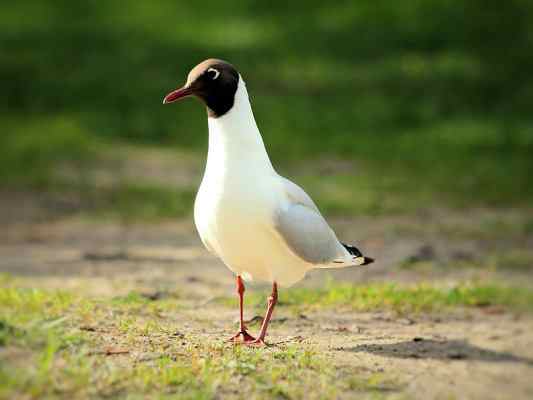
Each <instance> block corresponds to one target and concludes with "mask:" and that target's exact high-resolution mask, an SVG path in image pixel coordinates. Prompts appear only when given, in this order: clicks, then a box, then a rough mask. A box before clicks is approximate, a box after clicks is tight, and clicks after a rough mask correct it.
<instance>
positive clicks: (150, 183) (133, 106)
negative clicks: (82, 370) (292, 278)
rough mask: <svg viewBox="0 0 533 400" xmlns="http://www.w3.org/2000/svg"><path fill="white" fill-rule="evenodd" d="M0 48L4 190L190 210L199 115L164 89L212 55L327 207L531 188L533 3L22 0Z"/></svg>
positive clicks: (449, 201)
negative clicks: (232, 70)
mask: <svg viewBox="0 0 533 400" xmlns="http://www.w3.org/2000/svg"><path fill="white" fill-rule="evenodd" d="M0 44H1V49H2V51H1V52H0V81H1V82H2V96H1V98H0V114H1V122H0V123H1V127H2V134H1V135H0V186H1V193H2V196H3V197H4V198H9V197H12V198H14V199H15V198H16V199H18V197H17V196H31V197H32V198H34V199H35V201H41V200H42V198H43V196H44V198H45V199H46V204H52V206H51V207H52V208H54V209H55V211H56V212H60V213H70V212H80V211H82V212H89V213H92V214H94V213H96V214H103V215H119V216H126V217H134V218H137V217H141V218H144V217H147V218H152V217H177V216H182V215H185V214H188V213H190V211H191V207H192V206H191V204H192V201H193V199H194V193H195V190H196V187H197V185H198V184H199V179H200V177H201V173H202V168H203V163H204V161H205V157H206V146H207V122H206V115H205V110H204V109H203V107H201V106H200V105H199V104H198V103H197V102H196V101H193V100H188V101H186V102H183V103H180V104H177V105H173V106H162V104H161V99H162V97H163V96H164V95H165V94H166V93H167V92H168V91H170V90H171V89H174V88H175V87H177V86H180V85H181V84H182V83H183V82H184V80H185V78H186V75H187V73H188V71H189V70H190V69H191V68H192V67H193V66H194V65H195V64H197V63H198V62H200V61H202V60H203V59H206V58H209V57H217V58H222V59H225V60H228V61H230V62H231V63H233V64H234V65H236V66H237V68H238V69H239V70H240V72H241V74H242V75H243V76H244V78H245V80H246V82H247V86H248V89H249V92H250V95H251V98H252V102H253V107H254V112H255V115H256V119H257V121H258V124H259V127H260V130H261V131H262V133H263V136H264V140H265V142H266V144H267V148H268V150H269V152H270V155H271V157H272V159H273V161H274V163H275V164H276V166H277V167H278V170H279V172H280V173H282V174H285V175H290V176H291V177H293V178H294V179H296V180H297V181H298V182H299V183H300V184H302V186H304V187H305V188H306V190H308V191H309V192H311V194H312V195H313V196H314V197H316V198H317V202H318V203H319V204H320V206H321V208H322V209H323V210H324V211H325V212H327V213H333V214H335V213H336V214H341V215H355V214H377V213H408V212H413V211H418V210H420V209H424V208H431V207H452V208H467V207H477V206H497V207H523V206H528V205H530V204H531V200H532V199H533V185H532V184H531V183H532V179H531V173H532V171H533V156H532V152H533V114H532V111H533V108H532V104H533V74H532V71H533V51H532V49H533V2H531V1H528V0H510V1H506V2H501V1H491V0H488V1H482V0H469V1H464V2H460V1H450V0H424V1H422V0H415V1H410V2H386V1H375V0H374V1H369V0H359V1H338V2H334V3H330V4H327V3H324V2H318V1H315V2H312V1H307V2H284V1H283V2H282V1H273V2H263V3H259V2H245V1H241V2H235V3H233V2H225V1H224V2H222V1H218V2H210V1H203V2H200V3H199V2H196V1H164V0H159V1H150V2H138V1H116V0H115V1H106V2H101V1H100V2H97V1H85V2H71V1H68V2H67V1H59V0H54V1H29V0H28V1H24V2H11V3H9V4H4V5H3V6H2V12H1V13H0ZM317 174H319V175H320V176H322V177H325V179H320V180H319V179H316V176H317ZM15 194H16V196H15ZM17 202H18V200H17V201H14V204H13V205H14V206H16V203H17Z"/></svg>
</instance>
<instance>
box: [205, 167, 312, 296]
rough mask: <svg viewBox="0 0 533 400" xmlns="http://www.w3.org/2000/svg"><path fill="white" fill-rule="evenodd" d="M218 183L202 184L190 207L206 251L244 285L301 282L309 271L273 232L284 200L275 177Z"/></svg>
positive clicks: (206, 180)
mask: <svg viewBox="0 0 533 400" xmlns="http://www.w3.org/2000/svg"><path fill="white" fill-rule="evenodd" d="M221 182H222V180H218V182H217V180H214V179H211V180H209V178H208V177H206V178H204V181H203V182H202V185H201V186H200V190H199V191H198V195H197V198H196V202H195V207H194V219H195V223H196V227H197V229H198V232H199V234H200V237H201V238H202V241H203V242H204V244H205V245H206V247H207V248H208V249H210V250H211V251H213V252H214V253H215V254H217V255H218V256H219V257H220V258H221V259H222V261H223V262H224V264H226V266H227V267H228V268H229V269H230V270H232V271H233V272H234V273H236V274H238V275H241V276H242V277H243V278H244V279H245V280H254V281H268V282H273V281H276V282H278V283H279V284H280V285H283V286H289V285H292V284H293V283H295V282H297V281H299V280H300V279H302V278H303V276H304V275H305V273H306V272H307V270H309V269H310V268H311V266H310V265H309V264H307V263H305V262H303V261H302V260H300V259H299V258H297V257H296V256H295V255H294V254H293V253H292V252H291V251H290V250H289V248H288V247H287V246H286V245H285V243H284V242H283V241H281V240H280V239H279V237H278V235H277V233H276V232H275V230H274V226H273V221H274V218H275V212H276V210H277V207H279V200H280V198H283V195H282V194H280V192H279V190H280V187H279V183H278V181H277V180H276V179H275V177H274V176H273V177H272V178H270V179H264V178H263V179H261V180H247V183H248V184H243V182H238V181H235V180H233V181H231V182H229V181H226V182H225V183H224V184H222V183H221ZM251 182H252V183H251ZM217 183H218V184H217Z"/></svg>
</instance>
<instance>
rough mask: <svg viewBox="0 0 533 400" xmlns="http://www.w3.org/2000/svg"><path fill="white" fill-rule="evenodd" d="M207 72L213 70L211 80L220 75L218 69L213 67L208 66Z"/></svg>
mask: <svg viewBox="0 0 533 400" xmlns="http://www.w3.org/2000/svg"><path fill="white" fill-rule="evenodd" d="M207 72H213V73H214V75H213V77H212V79H213V80H215V79H217V78H218V76H219V75H220V71H219V70H218V69H215V68H209V69H208V70H207Z"/></svg>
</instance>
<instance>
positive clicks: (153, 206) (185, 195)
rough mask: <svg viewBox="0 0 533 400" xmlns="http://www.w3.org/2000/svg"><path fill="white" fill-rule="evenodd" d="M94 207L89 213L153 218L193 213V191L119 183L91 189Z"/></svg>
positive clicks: (102, 215)
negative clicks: (95, 189)
mask: <svg viewBox="0 0 533 400" xmlns="http://www.w3.org/2000/svg"><path fill="white" fill-rule="evenodd" d="M92 195H93V198H94V205H95V207H94V208H93V209H92V210H91V209H89V210H88V211H89V213H90V214H93V215H97V216H101V217H119V218H122V219H135V220H154V219H161V218H176V217H183V216H185V215H190V214H191V213H192V208H193V203H194V198H195V196H196V192H195V191H193V190H188V189H179V188H172V187H163V186H161V185H149V184H133V183H120V184H118V185H117V186H115V187H111V188H108V189H104V190H101V191H98V192H97V191H92Z"/></svg>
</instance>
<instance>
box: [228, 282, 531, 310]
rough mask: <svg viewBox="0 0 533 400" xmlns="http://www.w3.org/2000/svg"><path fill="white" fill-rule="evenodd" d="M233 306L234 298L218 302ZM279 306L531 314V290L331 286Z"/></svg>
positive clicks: (286, 295) (288, 294) (292, 295)
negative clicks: (500, 309)
mask: <svg viewBox="0 0 533 400" xmlns="http://www.w3.org/2000/svg"><path fill="white" fill-rule="evenodd" d="M265 299H266V296H265V295H263V294H258V293H251V294H249V295H247V300H246V301H247V302H248V303H251V304H254V305H259V304H261V305H262V304H263V303H264V302H265ZM221 301H222V302H223V303H224V304H228V305H229V304H231V305H232V306H234V305H235V304H236V300H235V299H233V298H225V299H221ZM280 303H281V304H283V305H286V306H294V307H302V306H303V307H310V308H320V307H336V306H344V307H348V308H350V309H353V310H357V311H371V310H381V309H389V310H393V311H396V312H399V313H412V312H415V313H417V312H430V311H436V310H445V309H447V308H453V307H482V306H491V305H499V306H505V307H508V308H509V309H511V310H516V311H528V312H533V291H532V290H530V289H527V288H516V287H505V286H498V285H477V284H471V285H468V284H464V285H457V286H453V287H450V288H441V287H434V286H431V285H426V284H421V285H417V286H400V285H395V284H371V285H349V284H342V285H338V284H330V285H329V286H328V287H327V288H325V289H309V288H291V289H289V290H283V291H281V294H280Z"/></svg>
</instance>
